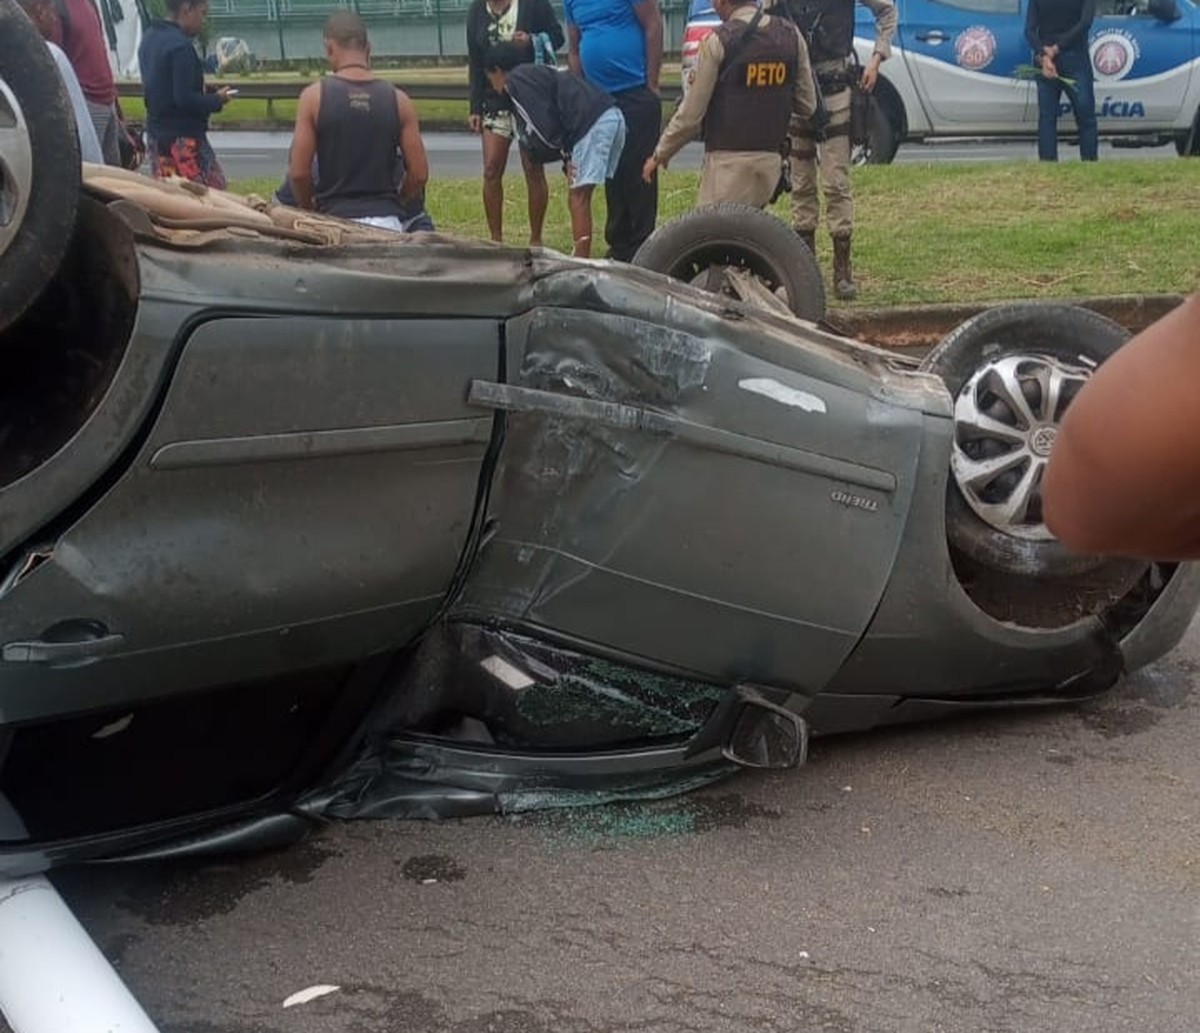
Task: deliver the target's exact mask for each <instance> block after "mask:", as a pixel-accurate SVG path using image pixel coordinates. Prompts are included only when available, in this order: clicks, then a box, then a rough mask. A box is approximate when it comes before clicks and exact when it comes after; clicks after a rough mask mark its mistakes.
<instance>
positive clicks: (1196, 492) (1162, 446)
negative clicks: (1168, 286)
mask: <svg viewBox="0 0 1200 1033" xmlns="http://www.w3.org/2000/svg"><path fill="white" fill-rule="evenodd" d="M1198 382H1200V295H1193V296H1192V297H1191V298H1189V299H1188V300H1187V301H1185V302H1184V303H1183V304H1182V305H1180V306H1179V307H1178V308H1176V309H1174V310H1173V311H1172V312H1170V313H1168V314H1167V315H1166V316H1164V317H1163V318H1162V319H1160V320H1158V321H1157V322H1156V323H1154V324H1153V325H1152V326H1149V327H1147V328H1146V329H1145V330H1143V331H1142V332H1141V333H1140V334H1138V335H1137V336H1136V337H1134V338H1133V340H1131V341H1130V342H1129V343H1128V344H1126V345H1125V346H1124V347H1123V348H1121V349H1120V351H1118V352H1117V353H1116V354H1115V355H1114V356H1113V357H1112V358H1111V359H1109V360H1108V361H1107V362H1105V363H1104V365H1103V366H1101V367H1100V368H1099V369H1098V370H1097V371H1096V373H1095V374H1094V375H1093V376H1092V378H1091V379H1090V380H1089V382H1088V383H1087V384H1086V385H1085V386H1084V388H1083V390H1081V391H1080V392H1079V395H1078V396H1077V397H1076V398H1075V400H1074V401H1073V402H1072V403H1071V406H1070V408H1069V409H1068V410H1067V413H1066V416H1065V417H1064V419H1063V424H1062V429H1061V431H1060V432H1059V434H1058V438H1057V440H1056V441H1055V443H1054V451H1053V453H1052V455H1051V457H1050V465H1049V467H1048V468H1047V470H1046V474H1045V479H1044V481H1043V485H1042V501H1043V512H1044V515H1045V518H1046V523H1047V526H1048V527H1049V528H1050V530H1051V531H1052V532H1053V533H1054V534H1055V535H1056V536H1057V537H1058V538H1059V540H1060V541H1062V543H1063V544H1064V545H1065V546H1067V548H1069V549H1072V550H1074V551H1076V552H1083V553H1097V554H1102V555H1104V554H1108V555H1125V556H1139V557H1144V558H1147V559H1180V560H1182V559H1196V558H1200V445H1198V442H1200V405H1197V403H1196V384H1197V383H1198Z"/></svg>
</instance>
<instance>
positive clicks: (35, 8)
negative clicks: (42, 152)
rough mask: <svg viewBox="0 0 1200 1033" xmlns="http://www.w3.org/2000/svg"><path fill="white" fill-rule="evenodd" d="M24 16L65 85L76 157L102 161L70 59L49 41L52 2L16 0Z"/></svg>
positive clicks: (101, 153)
mask: <svg viewBox="0 0 1200 1033" xmlns="http://www.w3.org/2000/svg"><path fill="white" fill-rule="evenodd" d="M17 2H18V3H19V4H20V5H21V8H22V10H24V12H25V14H26V16H27V17H28V18H29V20H30V21H31V22H33V25H34V28H36V29H37V30H38V32H40V33H41V34H42V38H43V39H44V40H45V41H46V46H47V47H48V48H49V50H50V53H51V55H52V56H53V57H54V63H55V64H56V65H58V74H59V75H61V76H62V79H63V82H64V83H65V84H66V87H67V96H68V97H69V98H70V101H71V113H72V115H74V118H75V130H76V132H77V133H78V134H79V156H80V158H81V159H82V160H83V161H90V162H95V163H96V164H97V165H103V164H104V154H103V152H102V151H101V150H100V138H99V137H98V136H97V135H96V127H95V126H94V125H92V116H91V115H90V114H89V113H88V106H87V101H86V100H84V97H83V88H82V87H81V86H80V85H79V78H78V76H76V74H75V69H74V68H72V67H71V62H70V60H69V59H68V58H67V55H66V54H65V53H63V51H62V49H61V48H59V47H57V46H55V45H54V44H53V43H51V42H50V40H51V37H52V36H53V34H54V25H55V14H54V5H53V4H52V3H51V2H50V0H17Z"/></svg>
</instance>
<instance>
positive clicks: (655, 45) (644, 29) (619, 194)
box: [563, 0, 663, 262]
mask: <svg viewBox="0 0 1200 1033" xmlns="http://www.w3.org/2000/svg"><path fill="white" fill-rule="evenodd" d="M563 11H564V12H565V14H566V16H567V65H568V67H569V68H570V69H571V71H572V72H574V73H575V74H576V75H582V76H583V77H584V78H585V79H587V80H588V82H590V83H592V84H593V85H594V86H596V87H598V88H599V89H601V90H603V91H604V92H605V93H609V94H611V95H612V98H613V100H615V101H616V102H617V107H618V108H620V109H621V114H622V115H624V117H625V147H624V149H623V150H622V152H621V160H620V163H619V164H618V165H617V170H616V173H615V174H614V175H613V177H612V178H611V179H609V180H608V181H607V182H606V183H605V186H604V192H605V197H606V199H607V201H608V221H607V223H606V225H605V227H604V237H605V240H607V241H608V249H609V250H608V257H609V258H614V259H616V260H617V261H619V262H628V261H630V260H631V259H632V258H633V256H634V254H636V252H637V249H638V248H639V247H641V246H642V242H643V241H644V240H645V239H646V238H647V237H648V236H650V234H651V233H653V232H654V224H655V223H656V222H657V220H658V177H657V174H655V175H654V176H652V177H651V178H650V181H649V182H646V181H644V180H643V179H642V166H644V165H645V164H646V159H647V158H649V157H650V155H652V154H653V153H654V147H655V145H656V144H657V143H658V135H659V132H660V131H661V130H662V102H661V101H660V100H659V96H658V79H659V72H660V71H661V69H662V48H663V24H662V13H661V12H660V11H659V8H658V0H563Z"/></svg>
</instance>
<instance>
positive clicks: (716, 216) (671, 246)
mask: <svg viewBox="0 0 1200 1033" xmlns="http://www.w3.org/2000/svg"><path fill="white" fill-rule="evenodd" d="M633 264H634V265H636V266H640V267H641V268H643V269H653V270H654V271H655V272H660V273H665V274H666V275H667V276H670V277H673V278H674V279H677V280H685V281H687V282H688V283H693V284H695V285H696V286H699V287H704V288H706V289H708V290H715V291H720V292H723V293H729V294H731V295H735V296H738V297H742V298H743V299H744V300H752V297H750V296H747V293H746V292H745V291H744V290H742V289H741V287H740V283H741V282H744V281H743V280H741V279H740V278H741V277H742V274H749V276H750V277H751V278H752V279H753V281H754V282H755V283H756V284H757V285H761V286H762V287H764V288H765V289H766V291H767V292H769V295H770V296H774V297H778V298H781V299H782V301H783V302H784V304H786V307H787V308H788V309H789V310H790V311H791V312H792V313H793V314H795V315H797V316H799V317H800V318H801V319H809V320H813V321H816V320H818V319H822V318H823V317H824V315H825V284H824V282H823V281H822V279H821V270H820V268H819V267H818V266H817V260H816V259H815V258H814V257H813V255H812V252H811V251H809V250H808V248H807V246H805V244H804V242H803V241H802V240H801V239H800V238H799V237H798V236H797V235H796V234H795V233H794V232H792V230H791V229H790V228H789V227H788V226H786V225H784V223H782V222H780V220H779V219H777V218H776V217H775V216H774V215H771V214H770V213H769V212H765V211H763V210H762V209H761V208H753V207H751V206H750V205H745V204H731V203H728V202H722V203H720V204H711V205H704V206H703V207H700V208H696V209H695V210H694V211H691V212H688V213H687V214H686V215H681V216H680V217H679V218H678V219H673V220H672V221H670V222H668V223H665V224H664V225H662V226H660V227H659V228H658V229H657V230H655V231H654V233H652V234H651V235H650V237H649V238H647V240H646V242H645V243H644V244H643V245H642V246H641V247H640V248H639V249H638V253H637V254H636V255H634V257H633Z"/></svg>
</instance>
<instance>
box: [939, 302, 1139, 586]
mask: <svg viewBox="0 0 1200 1033" xmlns="http://www.w3.org/2000/svg"><path fill="white" fill-rule="evenodd" d="M1128 337H1129V334H1128V333H1127V332H1126V331H1125V330H1124V329H1123V328H1122V327H1120V326H1118V325H1117V324H1116V323H1114V322H1112V321H1111V320H1109V319H1105V318H1104V317H1103V316H1101V315H1098V314H1097V313H1095V312H1091V311H1088V310H1087V309H1083V308H1078V307H1075V306H1071V305H1051V304H1039V303H1024V304H1011V305H1000V306H997V307H995V308H991V309H988V310H986V311H984V312H982V313H980V314H979V315H978V316H975V317H974V318H973V319H969V320H967V322H965V323H963V324H962V325H961V326H959V327H957V328H956V329H955V330H953V331H951V332H950V333H949V334H948V335H947V336H946V337H945V338H944V339H943V340H942V341H941V343H940V344H938V345H937V347H936V348H934V349H933V351H932V352H930V353H929V355H928V356H927V357H926V358H925V361H924V362H923V364H922V368H923V369H925V370H926V371H928V372H932V373H936V374H937V375H939V376H940V377H941V378H942V379H943V380H944V381H945V383H946V386H947V387H948V388H949V390H950V393H951V395H952V396H953V397H954V441H953V445H952V451H951V457H950V466H951V474H952V476H951V478H950V481H951V484H950V490H949V491H948V493H947V498H946V532H947V535H948V538H949V543H950V546H951V548H952V550H957V551H958V552H960V553H961V554H963V555H964V556H966V557H967V558H968V559H969V560H970V561H971V562H972V564H973V565H975V566H976V567H982V568H984V569H986V570H991V571H994V572H996V573H998V574H1002V575H1019V576H1021V577H1029V576H1034V577H1039V578H1049V579H1056V580H1066V579H1072V578H1082V579H1084V580H1086V583H1087V584H1088V585H1089V586H1093V587H1095V586H1097V585H1104V586H1108V587H1112V586H1113V585H1118V584H1119V585H1123V586H1124V587H1128V585H1130V584H1132V583H1133V582H1134V581H1135V580H1136V578H1137V577H1138V576H1139V574H1140V572H1141V571H1142V570H1143V569H1144V567H1145V564H1144V563H1142V562H1140V561H1132V560H1127V559H1113V558H1106V557H1090V556H1079V555H1076V554H1074V553H1071V552H1068V551H1067V550H1066V549H1065V548H1064V547H1063V546H1062V545H1061V544H1060V543H1059V542H1058V541H1057V540H1056V539H1055V538H1054V536H1053V535H1052V534H1051V533H1050V531H1049V529H1048V528H1047V527H1046V524H1045V521H1044V520H1043V518H1042V497H1041V483H1042V476H1043V474H1044V472H1045V468H1046V464H1047V462H1048V461H1049V457H1050V451H1051V448H1052V446H1053V444H1054V439H1055V437H1056V435H1057V433H1058V429H1059V427H1060V425H1061V422H1062V418H1063V414H1064V413H1065V412H1066V409H1067V407H1068V406H1069V405H1070V403H1071V401H1072V399H1073V398H1074V397H1075V395H1076V394H1077V393H1078V392H1079V389H1080V388H1081V387H1083V385H1084V384H1085V383H1086V382H1087V379H1088V378H1089V377H1090V376H1091V375H1092V373H1093V372H1094V370H1095V369H1096V367H1097V366H1099V365H1100V363H1102V362H1103V361H1104V360H1105V359H1107V358H1108V357H1109V356H1110V355H1112V354H1113V353H1114V352H1115V351H1116V350H1117V349H1118V348H1119V347H1120V346H1121V345H1122V344H1123V343H1124V342H1125V341H1126V339H1127V338H1128Z"/></svg>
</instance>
